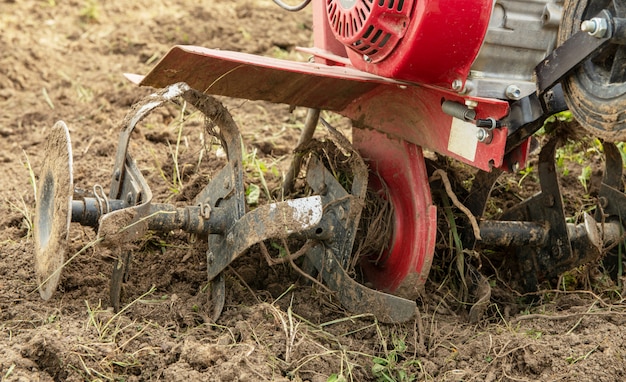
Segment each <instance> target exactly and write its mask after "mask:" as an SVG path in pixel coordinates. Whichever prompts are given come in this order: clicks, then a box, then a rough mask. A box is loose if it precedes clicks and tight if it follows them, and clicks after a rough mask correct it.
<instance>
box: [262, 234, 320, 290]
mask: <svg viewBox="0 0 626 382" xmlns="http://www.w3.org/2000/svg"><path fill="white" fill-rule="evenodd" d="M283 240H284V239H283ZM316 244H317V243H315V242H314V241H311V240H309V241H307V242H306V243H305V244H304V246H303V247H302V248H300V249H299V250H298V251H297V252H296V253H294V254H291V253H290V252H289V249H287V246H286V243H284V242H283V245H284V246H285V250H286V251H287V256H285V257H283V258H281V259H275V258H273V257H272V256H271V255H270V253H269V251H268V250H267V247H266V246H265V243H260V247H261V253H262V254H263V257H265V261H267V264H268V265H269V266H271V267H273V266H274V265H278V264H284V263H286V262H289V264H290V265H291V266H292V267H293V269H294V270H295V271H296V272H298V273H299V274H300V275H302V276H303V277H305V278H306V279H308V280H309V281H311V282H312V283H314V284H316V285H318V286H319V287H321V288H322V289H324V290H325V291H326V292H328V293H332V291H331V290H330V289H328V288H327V287H326V286H325V285H324V284H322V283H320V282H319V281H318V280H317V279H316V278H314V277H311V275H309V274H307V273H306V272H304V271H303V270H302V269H300V267H298V266H297V265H296V264H295V263H294V262H293V261H294V260H295V259H297V258H298V257H300V256H302V255H304V254H306V253H307V251H308V250H309V249H311V248H313V247H314V246H315V245H316Z"/></svg>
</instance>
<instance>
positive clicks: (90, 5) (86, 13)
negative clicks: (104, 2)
mask: <svg viewBox="0 0 626 382" xmlns="http://www.w3.org/2000/svg"><path fill="white" fill-rule="evenodd" d="M78 14H79V16H80V18H81V20H82V21H84V22H86V23H95V22H97V21H98V19H99V18H100V9H99V6H98V2H97V0H88V1H87V2H86V3H85V4H84V6H83V8H82V9H81V10H80V12H79V13H78Z"/></svg>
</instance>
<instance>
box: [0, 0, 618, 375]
mask: <svg viewBox="0 0 626 382" xmlns="http://www.w3.org/2000/svg"><path fill="white" fill-rule="evenodd" d="M0 31H1V32H0V142H1V143H2V146H1V147H0V172H1V173H2V176H1V177H0V232H1V233H0V379H1V380H2V381H5V380H6V381H65V380H68V381H83V380H87V381H98V380H100V381H105V380H112V381H152V380H155V381H156V380H162V381H193V380H206V381H259V380H271V381H288V380H293V381H316V382H318V381H344V380H350V381H371V380H381V381H390V380H396V381H412V380H415V381H426V380H435V381H594V382H599V381H621V380H625V379H626V373H625V372H624V367H623V365H624V357H625V356H626V329H625V323H626V309H625V308H626V305H625V304H624V303H623V301H622V300H621V298H620V297H619V296H620V294H621V295H623V293H621V292H622V291H621V290H619V289H618V288H616V287H615V286H614V285H613V284H611V283H610V282H606V283H604V284H602V283H601V281H602V280H603V279H602V278H601V277H602V275H601V274H599V273H598V272H597V271H595V269H596V268H597V267H593V266H592V267H588V268H584V269H581V270H579V271H576V272H575V273H574V275H575V276H576V277H574V278H573V279H575V280H583V281H584V280H588V281H589V283H590V284H593V287H590V286H589V285H586V284H584V283H583V282H582V281H581V282H580V283H579V284H578V285H576V287H577V288H578V290H579V291H578V292H576V291H569V290H563V288H561V289H560V290H557V289H555V290H547V291H544V292H543V293H542V294H540V295H539V296H538V297H539V298H538V299H536V300H535V302H534V303H529V302H528V300H524V299H523V298H522V297H521V296H519V295H518V294H516V293H515V292H514V291H512V290H510V289H508V288H507V283H506V282H505V281H503V280H502V279H501V278H498V275H493V276H491V277H490V283H491V285H492V297H491V300H490V304H489V306H488V308H487V309H486V312H485V314H484V316H483V318H482V319H481V320H479V322H478V323H477V324H469V323H468V310H469V309H468V307H463V306H462V304H459V303H458V301H456V300H457V296H456V295H455V294H454V293H453V292H451V291H453V290H454V288H450V287H449V285H448V284H446V283H445V282H443V281H442V280H444V278H442V277H440V276H441V275H443V274H446V273H449V274H453V273H454V272H453V271H450V270H449V269H444V268H439V269H437V268H436V267H435V268H433V273H432V277H431V279H430V280H429V282H428V283H427V286H426V293H425V295H424V296H423V297H422V298H420V299H418V308H419V312H418V313H419V314H418V315H417V318H416V319H415V320H413V321H411V322H409V323H405V324H402V325H385V324H381V323H378V322H376V321H375V320H374V319H373V318H372V317H369V316H351V315H350V314H349V313H347V312H345V311H344V310H342V309H341V307H340V306H339V305H338V304H337V302H336V300H335V299H334V298H333V296H331V295H329V294H328V293H327V292H326V291H325V289H323V288H320V287H319V286H317V285H315V284H313V285H311V284H310V283H308V282H307V280H305V279H304V278H303V277H302V276H301V275H300V274H299V273H298V272H296V271H294V270H293V269H292V268H291V267H290V266H289V264H280V265H274V266H269V265H268V262H267V261H266V259H265V257H264V255H263V253H262V251H261V250H260V249H259V248H258V247H255V248H254V249H253V250H251V251H249V252H248V253H246V254H245V255H244V256H242V257H241V258H240V259H238V260H236V261H235V262H234V263H233V264H232V265H231V266H229V267H228V269H227V270H226V272H225V276H226V291H227V296H226V306H225V309H224V312H223V314H222V316H221V317H220V319H219V320H218V321H217V322H212V321H211V319H210V318H209V317H210V316H211V303H210V297H209V295H208V293H207V292H206V289H207V280H206V279H207V277H206V255H205V251H206V249H205V248H204V246H205V245H206V241H204V240H202V238H195V237H193V236H189V235H185V234H183V233H180V232H172V233H169V234H151V235H147V236H145V237H143V238H142V240H140V241H139V242H137V243H135V244H134V246H133V247H132V248H130V247H128V248H125V249H127V250H132V258H131V264H130V269H129V273H128V276H129V277H128V280H127V282H126V283H125V284H124V287H123V293H122V305H121V311H120V312H119V313H114V312H113V310H112V309H111V308H109V307H108V305H109V303H108V301H109V283H110V277H111V271H112V267H113V263H114V259H115V258H117V256H118V255H119V253H118V252H119V250H116V249H115V248H107V247H103V246H98V245H94V241H95V239H96V237H95V233H94V232H93V230H92V229H90V228H84V227H81V226H80V225H78V224H75V223H73V224H72V225H71V227H70V234H69V243H68V246H69V251H68V254H67V257H66V258H67V259H69V261H68V262H67V265H66V266H65V268H64V270H63V273H62V275H61V278H60V284H59V288H58V290H57V291H56V292H55V294H54V295H53V296H52V298H51V299H50V300H48V301H43V300H42V299H41V298H40V296H39V292H38V291H37V282H36V277H35V268H34V240H33V233H32V223H33V213H34V205H35V190H34V187H33V184H34V182H33V181H34V177H35V176H38V174H39V171H40V169H41V165H42V161H43V159H44V158H43V150H44V147H45V140H46V138H45V137H46V136H47V134H48V132H49V130H50V128H51V127H52V126H53V125H54V123H55V122H56V121H57V120H60V119H62V120H64V121H65V122H66V123H67V124H68V126H69V128H70V134H71V140H72V148H73V157H74V158H73V159H74V185H75V188H76V189H77V191H76V192H79V193H80V192H91V191H92V190H93V189H94V186H96V185H101V187H103V189H104V190H107V189H108V185H109V184H110V181H111V178H112V174H111V171H112V169H113V163H114V158H115V152H116V146H117V140H118V132H119V130H120V125H119V123H120V121H122V120H123V118H124V116H125V114H126V113H127V112H129V110H130V108H131V106H132V105H133V103H135V102H137V101H138V100H140V99H141V98H142V97H144V96H146V95H147V94H149V93H150V92H151V91H152V89H144V88H138V87H136V86H135V85H133V84H131V83H130V82H129V81H128V80H126V79H125V78H124V77H123V73H137V74H145V73H147V72H148V71H149V70H150V68H151V67H152V66H153V65H154V64H155V62H156V61H157V60H158V59H159V58H160V57H162V56H163V55H164V54H165V53H166V52H167V50H168V49H169V48H170V47H171V46H173V45H176V44H192V45H199V46H205V47H209V48H220V49H228V50H236V51H243V52H249V53H255V54H260V55H266V56H272V57H279V58H289V59H295V60H306V59H307V57H306V56H304V55H302V54H300V53H298V52H296V51H295V50H294V47H295V46H296V45H299V46H309V45H310V43H311V33H312V23H311V17H310V13H308V11H305V12H301V13H296V14H292V13H287V12H284V11H282V10H280V9H278V8H277V7H276V6H275V5H274V4H273V2H272V1H270V0H236V1H233V0H212V1H201V2H197V1H187V0H171V1H161V0H151V1H148V0H137V1H132V2H128V1H121V0H110V1H106V2H104V1H102V2H101V1H97V0H78V1H68V2H56V1H54V0H48V1H44V0H39V1H35V0H22V1H15V0H0ZM222 101H223V102H224V103H225V104H226V106H227V107H228V109H229V110H230V112H231V113H232V114H233V115H234V117H235V119H236V122H237V123H238V125H239V126H240V129H241V130H242V134H243V138H244V150H245V154H244V162H245V170H246V186H247V187H248V189H249V190H251V191H254V192H253V193H251V194H252V196H250V195H248V196H249V198H250V200H249V202H250V203H251V204H262V203H267V201H268V199H269V198H268V194H271V193H272V192H273V191H275V190H277V189H278V188H279V186H280V176H281V173H283V172H284V171H286V169H287V167H288V166H289V162H290V158H289V154H290V153H291V151H292V150H293V149H294V148H295V145H296V142H297V139H298V134H299V132H300V129H301V127H302V124H303V121H304V116H305V111H304V110H299V109H296V110H295V111H290V110H289V107H288V106H285V105H271V104H265V103H258V102H249V101H244V100H232V99H224V100H222ZM333 118H335V119H334V121H335V122H336V123H337V124H338V125H339V126H342V124H343V125H345V121H341V120H340V119H337V118H336V117H334V116H331V115H327V119H329V120H331V121H333ZM203 126H204V120H203V119H202V118H201V116H200V115H199V114H198V113H197V112H194V111H193V110H188V109H186V108H184V107H183V106H182V105H173V104H172V105H168V106H166V107H164V108H161V109H159V110H158V111H156V112H155V113H153V114H152V115H151V116H149V117H148V118H147V119H146V120H145V121H144V122H143V123H142V124H141V125H140V127H138V128H137V129H136V131H135V132H134V133H133V136H132V141H131V146H130V153H131V154H132V156H133V158H134V159H135V160H136V161H137V163H138V166H139V168H140V170H141V172H142V174H143V175H144V176H145V177H146V179H147V180H148V183H149V184H150V185H151V187H152V191H153V192H154V194H155V200H156V201H160V202H168V203H173V204H176V205H179V206H184V205H188V204H189V203H192V202H193V199H194V197H195V196H196V194H197V193H198V192H199V190H201V189H202V188H203V187H204V185H205V184H206V182H207V180H208V179H210V178H211V176H213V175H215V173H216V172H217V171H218V170H219V169H220V168H221V167H222V166H223V165H224V163H225V154H224V152H223V151H221V150H220V148H219V145H218V144H217V141H216V140H214V139H213V138H212V137H211V136H209V135H207V134H206V133H205V131H204V127H203ZM344 127H345V126H344ZM33 174H34V175H33ZM574 179H575V178H574ZM534 182H536V179H535V180H533V175H532V174H531V175H529V176H527V177H526V178H525V179H524V180H520V178H519V177H518V178H516V179H506V180H503V181H502V182H501V183H500V184H499V186H498V188H497V190H496V195H502V194H505V193H511V192H513V193H515V192H519V193H523V192H527V191H525V189H524V186H523V185H525V184H530V185H531V186H530V187H535V189H536V183H534ZM573 183H574V185H576V183H577V182H573ZM253 184H254V185H256V186H257V187H258V189H255V187H249V186H250V185H253ZM520 184H521V185H522V187H519V185H520ZM533 185H534V186H533ZM96 189H98V188H97V187H96ZM81 190H82V191H81ZM255 190H256V191H259V193H258V197H257V196H255V195H257V194H256V191H255ZM570 195H571V194H570ZM573 195H577V194H576V193H574V194H573ZM579 195H580V193H579V194H578V196H579ZM571 198H575V197H574V196H572V197H571ZM581 200H582V199H581V198H578V199H577V201H578V202H579V204H578V205H582V206H585V202H584V200H583V201H581ZM497 203H500V204H497ZM496 204H497V205H495V204H494V206H492V207H493V208H492V209H493V211H497V210H498V209H499V208H500V207H502V206H503V203H501V202H496ZM440 214H441V215H443V212H441V211H440ZM443 236H445V235H443ZM443 236H442V237H440V240H439V242H440V245H439V248H438V252H437V254H436V256H437V257H439V258H442V259H443V258H446V256H449V255H450V250H449V245H447V244H446V240H447V239H446V238H445V237H443ZM268 247H269V253H270V255H272V256H277V254H278V253H279V252H280V251H285V250H287V249H288V246H287V245H285V243H283V242H281V241H277V242H273V243H268ZM438 264H440V266H442V267H443V266H446V267H451V265H450V263H445V262H439V263H437V262H435V265H436V266H437V265H438ZM581 275H582V276H581ZM583 276H584V277H583ZM563 285H565V284H563ZM572 285H573V284H572V283H570V282H568V283H567V285H566V286H567V288H565V289H568V288H569V287H571V286H572ZM581 290H582V291H581ZM607 291H608V292H607Z"/></svg>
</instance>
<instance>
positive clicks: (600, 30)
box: [580, 17, 609, 38]
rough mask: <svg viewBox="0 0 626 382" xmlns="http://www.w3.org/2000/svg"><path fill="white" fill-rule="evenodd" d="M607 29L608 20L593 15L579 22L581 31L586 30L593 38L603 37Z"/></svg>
mask: <svg viewBox="0 0 626 382" xmlns="http://www.w3.org/2000/svg"><path fill="white" fill-rule="evenodd" d="M608 29H609V23H608V21H607V20H606V19H603V18H601V17H594V18H592V19H590V20H585V21H583V22H582V23H581V24H580V30H581V31H583V32H586V33H588V34H589V35H590V36H593V37H595V38H604V36H606V32H607V30H608Z"/></svg>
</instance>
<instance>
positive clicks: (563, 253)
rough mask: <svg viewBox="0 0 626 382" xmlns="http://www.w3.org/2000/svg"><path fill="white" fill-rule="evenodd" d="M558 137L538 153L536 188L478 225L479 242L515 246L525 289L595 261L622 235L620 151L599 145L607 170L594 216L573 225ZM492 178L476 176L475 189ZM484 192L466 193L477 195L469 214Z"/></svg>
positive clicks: (624, 201) (625, 201)
mask: <svg viewBox="0 0 626 382" xmlns="http://www.w3.org/2000/svg"><path fill="white" fill-rule="evenodd" d="M562 141H563V140H562V138H560V137H558V136H555V137H553V138H552V139H550V140H549V141H548V143H547V144H546V145H545V146H544V147H543V148H542V150H541V152H540V154H539V181H540V186H541V192H539V193H538V194H536V195H534V196H532V197H531V198H528V199H526V200H525V201H523V202H522V203H520V204H518V205H516V206H514V207H513V208H511V209H509V210H508V211H505V213H504V214H503V215H502V216H501V217H500V220H498V221H494V220H484V221H482V222H481V223H480V242H482V243H483V244H485V245H489V246H496V247H512V248H514V249H515V252H516V257H517V259H516V261H515V262H514V264H517V267H518V269H517V272H518V274H519V278H520V282H521V289H522V290H524V291H525V292H535V291H537V290H538V287H539V284H540V283H541V282H543V281H546V280H551V279H555V278H557V277H558V276H560V275H561V274H563V273H564V272H567V271H569V270H571V269H574V268H576V267H578V266H581V265H585V264H588V263H590V262H592V261H597V260H599V259H600V258H601V257H602V256H603V255H604V254H605V252H607V248H609V247H612V246H614V245H615V244H616V243H618V242H619V241H621V240H622V239H623V238H622V232H623V228H622V223H621V220H620V216H625V215H623V214H625V213H626V195H624V193H623V192H622V191H623V185H622V179H621V177H622V166H623V164H622V159H621V155H620V153H619V150H618V149H617V147H616V146H615V145H614V144H613V143H608V142H605V143H604V150H605V153H606V170H605V174H604V180H603V183H602V186H601V189H600V192H599V198H598V202H599V203H598V204H599V207H600V208H599V210H598V212H597V213H596V216H595V220H594V218H593V217H592V216H591V215H589V214H587V213H584V214H583V222H582V223H580V224H573V223H568V222H567V221H566V216H565V212H564V209H563V198H562V195H561V190H560V185H559V181H558V176H557V171H556V166H555V153H556V149H557V148H558V146H559V145H560V144H561V143H562ZM496 177H497V174H495V175H491V176H490V175H485V176H481V177H477V179H479V180H480V182H479V183H480V184H479V187H483V188H484V189H488V190H490V189H491V185H487V183H489V181H493V182H495V179H496ZM487 194H488V193H486V192H483V193H479V192H475V193H471V195H474V196H477V197H478V199H480V201H479V202H476V201H475V202H474V204H473V205H472V207H473V208H472V207H471V208H470V209H472V212H473V213H476V214H477V215H478V214H479V213H482V211H481V210H482V208H483V207H484V201H486V197H487ZM467 236H471V237H473V235H467ZM475 239H476V238H474V240H475ZM467 243H469V246H470V247H472V246H473V244H474V243H475V241H472V240H466V244H467Z"/></svg>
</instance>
